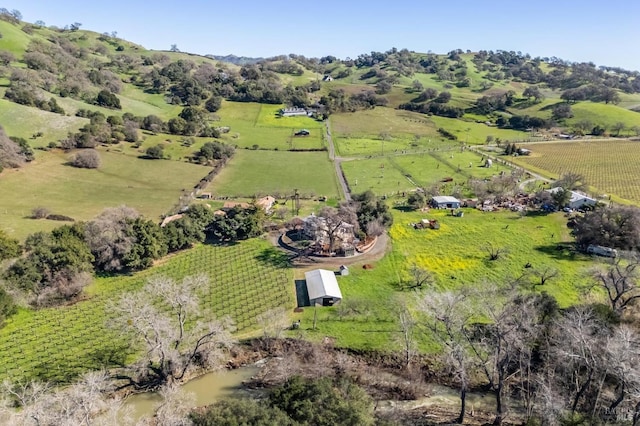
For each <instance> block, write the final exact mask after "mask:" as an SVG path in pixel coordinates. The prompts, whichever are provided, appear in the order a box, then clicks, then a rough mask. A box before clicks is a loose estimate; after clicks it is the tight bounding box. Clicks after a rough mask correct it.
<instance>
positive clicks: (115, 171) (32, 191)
mask: <svg viewBox="0 0 640 426" xmlns="http://www.w3.org/2000/svg"><path fill="white" fill-rule="evenodd" d="M70 156H71V154H66V153H63V152H60V151H51V152H43V151H36V160H35V161H34V162H32V163H30V164H27V165H25V166H24V167H23V168H21V169H15V170H5V171H4V172H3V173H2V174H1V175H0V229H4V230H5V231H7V232H8V233H9V234H10V235H12V236H15V237H17V238H24V237H25V236H26V235H28V234H30V233H33V232H36V231H40V230H48V229H52V228H54V227H56V226H60V225H62V224H63V222H55V221H49V220H34V219H28V218H27V217H28V216H29V215H30V214H31V211H32V209H34V208H35V207H45V208H47V209H49V210H50V211H51V212H52V213H56V214H62V215H66V216H70V217H73V218H74V219H76V220H88V219H91V218H93V217H95V216H96V215H97V214H99V213H100V212H101V211H102V210H103V209H104V208H106V207H116V206H119V205H123V204H126V205H128V206H130V207H134V208H136V209H137V210H138V211H139V212H140V213H142V214H143V215H144V216H146V217H148V218H151V219H154V220H155V219H158V218H159V217H160V215H162V214H163V213H167V212H168V211H169V210H170V209H171V207H172V206H173V205H174V204H176V203H177V202H178V199H179V197H180V195H181V194H183V190H184V192H186V193H189V192H190V191H191V189H192V188H193V186H194V185H195V184H196V183H198V181H199V180H200V179H202V178H203V177H204V176H206V174H207V173H208V172H209V170H210V168H208V167H204V166H198V165H194V164H187V163H180V162H177V161H165V160H142V159H138V158H135V157H131V156H127V155H123V154H116V153H111V152H104V151H101V152H100V157H101V158H102V166H101V167H100V168H99V169H95V170H88V169H77V168H74V167H71V166H68V165H66V164H65V163H66V162H67V161H68V159H69V157H70Z"/></svg>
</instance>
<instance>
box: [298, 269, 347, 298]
mask: <svg viewBox="0 0 640 426" xmlns="http://www.w3.org/2000/svg"><path fill="white" fill-rule="evenodd" d="M304 278H305V280H306V281H307V291H308V293H309V302H310V303H311V306H314V305H321V306H333V305H335V304H337V303H340V301H341V300H342V292H341V291H340V287H339V286H338V280H337V279H336V274H335V273H334V272H333V271H328V270H326V269H314V270H313V271H309V272H305V273H304Z"/></svg>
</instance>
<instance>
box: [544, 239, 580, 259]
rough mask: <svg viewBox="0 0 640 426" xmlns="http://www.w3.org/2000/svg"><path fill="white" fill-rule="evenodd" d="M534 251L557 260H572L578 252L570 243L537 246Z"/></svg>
mask: <svg viewBox="0 0 640 426" xmlns="http://www.w3.org/2000/svg"><path fill="white" fill-rule="evenodd" d="M535 249H536V250H537V251H539V252H540V253H544V254H546V255H547V256H549V257H552V258H554V259H558V260H563V259H564V260H574V259H575V258H576V257H577V255H578V251H577V250H576V248H575V246H574V245H573V244H572V243H557V244H549V245H545V246H538V247H536V248H535Z"/></svg>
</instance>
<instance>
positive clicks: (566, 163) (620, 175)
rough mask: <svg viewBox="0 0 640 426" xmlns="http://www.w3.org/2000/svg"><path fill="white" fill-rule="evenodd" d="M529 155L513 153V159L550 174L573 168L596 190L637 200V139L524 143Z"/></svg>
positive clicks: (639, 154) (639, 186) (639, 199)
mask: <svg viewBox="0 0 640 426" xmlns="http://www.w3.org/2000/svg"><path fill="white" fill-rule="evenodd" d="M527 147H528V148H530V149H531V150H532V154H531V155H530V156H521V157H514V158H513V159H512V161H513V162H514V163H518V164H521V165H522V166H523V167H527V166H530V165H532V166H534V167H535V168H537V169H541V170H546V171H548V172H549V174H550V175H551V176H552V177H557V176H559V175H561V174H562V173H566V172H575V173H579V174H581V175H583V176H584V177H585V180H586V183H587V184H588V185H590V186H592V187H593V189H594V190H595V191H597V192H598V193H600V194H601V193H606V194H615V195H618V196H620V197H622V198H625V199H627V200H630V201H633V202H635V203H640V182H638V180H637V179H636V178H635V177H636V176H639V175H640V150H639V149H638V148H639V147H640V143H639V142H633V141H614V140H612V141H598V142H595V141H594V142H589V141H572V142H557V143H540V144H531V145H527Z"/></svg>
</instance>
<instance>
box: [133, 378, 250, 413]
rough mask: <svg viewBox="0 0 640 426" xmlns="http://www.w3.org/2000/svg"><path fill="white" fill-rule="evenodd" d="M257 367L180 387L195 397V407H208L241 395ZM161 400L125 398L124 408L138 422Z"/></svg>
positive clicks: (147, 395)
mask: <svg viewBox="0 0 640 426" xmlns="http://www.w3.org/2000/svg"><path fill="white" fill-rule="evenodd" d="M258 369H259V368H258V367H254V366H247V367H241V368H238V369H235V370H223V371H216V372H214V373H209V374H205V375H204V376H200V377H198V378H196V379H193V380H191V381H189V382H187V383H185V384H184V385H183V386H182V389H183V390H184V391H186V392H190V393H192V394H194V395H195V407H200V406H203V405H209V404H212V403H214V402H215V401H217V400H218V399H220V398H224V397H228V396H233V395H238V394H239V393H242V391H241V389H240V385H241V384H242V382H243V381H245V380H247V379H249V378H251V376H253V375H254V374H256V373H257V372H258ZM161 400H162V398H161V397H160V395H158V394H157V393H155V392H148V393H141V394H137V395H132V396H130V397H129V398H127V400H126V402H125V407H128V408H129V409H131V410H132V413H131V417H132V418H133V419H134V420H135V421H138V420H140V419H141V418H143V417H151V416H152V415H153V413H154V412H155V410H156V408H157V407H158V405H159V404H160V401H161Z"/></svg>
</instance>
